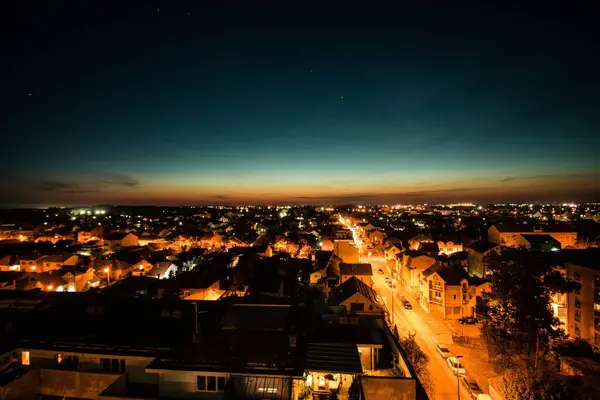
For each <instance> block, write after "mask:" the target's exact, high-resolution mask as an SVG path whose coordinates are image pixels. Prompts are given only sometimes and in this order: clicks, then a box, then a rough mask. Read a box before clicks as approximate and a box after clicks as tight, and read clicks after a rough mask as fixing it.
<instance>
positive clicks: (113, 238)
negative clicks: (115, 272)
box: [104, 232, 139, 251]
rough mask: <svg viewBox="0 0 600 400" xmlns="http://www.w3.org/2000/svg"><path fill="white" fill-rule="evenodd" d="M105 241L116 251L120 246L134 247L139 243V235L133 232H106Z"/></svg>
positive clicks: (110, 248)
mask: <svg viewBox="0 0 600 400" xmlns="http://www.w3.org/2000/svg"><path fill="white" fill-rule="evenodd" d="M104 243H105V244H106V245H107V246H108V248H109V250H111V251H115V250H116V249H118V248H120V247H133V246H137V245H138V243H139V237H138V236H137V235H135V234H134V233H132V232H129V233H127V232H110V233H107V234H104Z"/></svg>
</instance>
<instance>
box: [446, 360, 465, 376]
mask: <svg viewBox="0 0 600 400" xmlns="http://www.w3.org/2000/svg"><path fill="white" fill-rule="evenodd" d="M446 363H447V364H448V368H450V371H452V373H453V374H454V375H465V374H466V373H467V371H465V367H463V365H462V364H461V363H460V361H458V358H456V357H448V358H446Z"/></svg>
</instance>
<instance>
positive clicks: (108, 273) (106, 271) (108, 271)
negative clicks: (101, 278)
mask: <svg viewBox="0 0 600 400" xmlns="http://www.w3.org/2000/svg"><path fill="white" fill-rule="evenodd" d="M104 272H105V273H106V286H110V268H109V267H106V268H104Z"/></svg>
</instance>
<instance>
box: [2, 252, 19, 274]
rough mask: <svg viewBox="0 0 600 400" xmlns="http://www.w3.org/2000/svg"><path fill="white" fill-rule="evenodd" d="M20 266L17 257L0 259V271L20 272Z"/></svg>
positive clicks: (9, 256) (10, 256)
mask: <svg viewBox="0 0 600 400" xmlns="http://www.w3.org/2000/svg"><path fill="white" fill-rule="evenodd" d="M20 270H21V265H20V264H19V258H18V257H17V256H13V255H8V256H4V257H0V271H20Z"/></svg>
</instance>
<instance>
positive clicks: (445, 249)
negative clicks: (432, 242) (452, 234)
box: [437, 240, 463, 256]
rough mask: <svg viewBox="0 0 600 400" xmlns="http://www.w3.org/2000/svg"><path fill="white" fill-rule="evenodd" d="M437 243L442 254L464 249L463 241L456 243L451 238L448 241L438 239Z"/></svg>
mask: <svg viewBox="0 0 600 400" xmlns="http://www.w3.org/2000/svg"><path fill="white" fill-rule="evenodd" d="M437 245H438V249H439V252H440V254H446V255H448V256H449V255H451V254H454V253H458V252H460V251H463V245H462V243H456V242H453V241H451V240H449V241H447V242H444V241H443V240H438V241H437Z"/></svg>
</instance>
